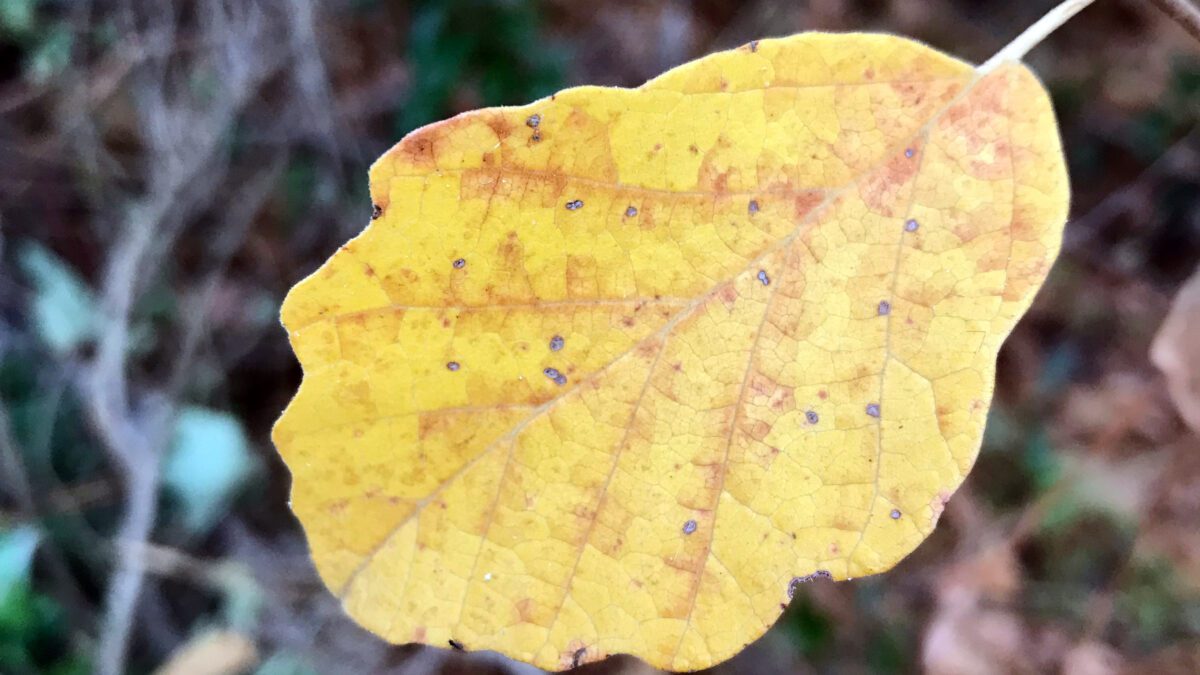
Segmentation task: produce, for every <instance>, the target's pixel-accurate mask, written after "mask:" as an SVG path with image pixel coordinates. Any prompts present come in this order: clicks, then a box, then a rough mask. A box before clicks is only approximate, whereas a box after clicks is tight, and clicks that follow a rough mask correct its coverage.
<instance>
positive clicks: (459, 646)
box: [450, 638, 467, 652]
mask: <svg viewBox="0 0 1200 675" xmlns="http://www.w3.org/2000/svg"><path fill="white" fill-rule="evenodd" d="M450 646H451V647H453V648H454V650H455V651H458V652H465V651H467V648H466V647H464V646H463V643H461V642H459V641H458V640H455V639H454V638H451V639H450Z"/></svg>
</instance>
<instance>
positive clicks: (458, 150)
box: [274, 33, 1068, 670]
mask: <svg viewBox="0 0 1200 675" xmlns="http://www.w3.org/2000/svg"><path fill="white" fill-rule="evenodd" d="M535 115H536V116H537V117H536V118H533V116H535ZM371 194H372V197H373V200H374V202H375V204H376V205H377V206H378V208H379V211H380V214H379V217H378V218H377V219H376V220H375V221H374V222H372V223H371V225H370V227H368V228H367V229H366V231H364V232H363V233H362V234H361V235H360V236H358V237H357V238H355V239H354V240H353V241H351V242H350V243H348V244H347V245H345V246H343V247H342V248H341V250H339V251H338V252H337V253H336V254H335V255H334V256H333V257H332V258H330V260H329V261H328V262H326V263H325V265H324V266H322V267H321V269H320V270H318V271H317V272H316V273H315V274H313V275H312V276H311V277H309V278H307V279H305V280H304V281H302V282H300V283H299V284H297V285H296V287H295V288H294V289H292V291H291V293H290V294H289V295H288V297H287V300H286V301H285V302H284V306H283V321H284V324H285V325H286V327H287V330H288V334H289V336H290V338H291V342H292V345H293V347H294V349H295V351H296V354H297V356H298V357H299V359H300V361H301V363H302V364H303V367H304V372H305V377H304V382H303V384H302V385H301V386H300V390H299V392H298V393H297V394H296V398H295V399H294V400H293V401H292V403H291V405H290V406H288V409H287V411H286V412H285V413H284V415H283V417H282V418H281V419H280V420H279V422H278V424H277V425H276V427H275V430H274V440H275V443H276V445H277V446H278V448H279V452H280V454H281V455H282V456H283V458H284V459H285V460H286V461H287V464H288V466H289V467H290V469H291V471H292V475H293V480H294V484H293V494H292V499H293V501H292V507H293V508H294V510H295V513H296V514H297V516H298V517H299V518H300V520H301V522H302V523H303V524H304V528H305V531H306V532H307V535H308V540H309V544H310V546H311V548H312V555H313V559H314V561H315V562H316V566H317V569H318V570H319V571H320V574H321V576H322V577H323V579H324V580H325V582H326V583H327V584H328V585H329V588H330V589H331V590H332V591H333V592H334V593H336V594H338V595H339V596H340V597H341V598H342V600H343V603H344V606H345V609H346V611H347V612H349V614H350V615H351V616H353V617H354V619H355V620H357V621H358V622H359V623H361V624H362V625H363V626H365V627H366V628H368V629H369V630H371V631H373V632H375V633H377V634H378V635H380V636H382V637H383V638H385V639H387V640H390V641H392V642H398V643H402V642H425V643H429V644H432V645H437V646H442V647H444V646H447V644H448V641H450V640H454V641H455V642H456V643H459V644H461V645H462V646H464V647H465V648H466V649H468V650H476V649H492V650H496V651H499V652H502V653H504V654H507V655H509V656H512V657H514V658H517V659H520V660H523V661H528V662H531V663H533V664H535V665H538V666H541V667H543V668H548V669H551V670H557V669H563V668H568V667H570V666H571V665H573V664H575V663H582V662H587V661H592V660H596V659H599V658H603V657H604V656H607V655H610V654H616V653H630V654H634V655H637V656H639V657H641V658H643V659H645V660H646V661H648V662H649V663H650V664H652V665H654V666H658V667H661V668H667V669H673V670H694V669H698V668H703V667H706V666H709V665H712V664H714V663H717V662H719V661H722V660H724V659H727V658H729V657H730V656H732V655H734V654H735V653H736V652H738V651H739V650H740V649H742V647H743V646H744V645H746V644H748V643H749V642H751V641H753V640H755V639H756V638H758V637H759V636H760V635H762V634H763V632H764V631H766V629H767V628H768V627H769V626H770V625H771V624H772V623H774V622H775V620H776V619H777V618H778V616H779V614H780V613H781V611H782V609H783V607H784V606H785V603H787V601H788V598H789V595H790V593H789V588H790V587H791V586H792V585H793V583H794V581H793V580H795V579H800V580H803V579H805V578H806V577H809V575H814V574H815V575H816V576H815V577H814V579H816V581H815V583H828V582H827V581H825V580H824V577H827V576H829V577H832V578H833V579H836V580H841V579H850V578H853V577H859V576H863V575H867V574H875V573H878V572H882V571H884V570H887V569H889V568H890V567H892V566H893V565H895V564H896V562H897V561H899V560H900V559H901V558H903V557H904V556H905V555H907V554H908V553H909V552H910V551H912V550H913V549H914V548H915V547H916V546H917V544H919V543H920V542H921V541H922V540H923V539H924V538H925V537H926V536H927V535H928V534H929V533H930V531H931V530H932V529H933V527H934V525H935V524H936V522H937V519H938V516H939V514H940V513H941V511H942V506H943V504H944V503H945V501H946V500H947V499H948V498H949V497H950V495H951V494H952V493H953V492H954V490H955V489H956V488H957V486H958V485H959V484H960V483H961V482H962V480H963V477H964V476H965V475H966V473H967V471H968V470H970V468H971V465H972V463H973V462H974V461H975V455H976V453H977V451H978V448H979V444H980V436H981V433H982V429H983V425H984V420H985V416H986V413H987V409H988V405H989V403H990V400H991V394H992V386H993V371H994V364H995V358H996V352H997V350H998V349H999V347H1000V344H1001V342H1002V341H1003V340H1004V338H1005V336H1006V335H1007V334H1008V333H1009V331H1010V330H1011V329H1012V327H1013V324H1014V323H1015V322H1016V321H1017V319H1018V318H1019V317H1020V316H1021V314H1022V313H1023V312H1024V311H1025V309H1026V308H1027V307H1028V306H1029V303H1030V301H1031V299H1032V296H1033V294H1034V292H1035V291H1036V290H1037V289H1038V287H1039V286H1040V284H1041V283H1042V281H1043V279H1044V278H1045V275H1046V273H1047V270H1048V269H1049V267H1050V265H1051V263H1052V261H1053V259H1054V257H1055V255H1056V254H1057V251H1058V247H1059V240H1060V237H1061V232H1062V225H1063V221H1064V218H1065V215H1066V209H1067V194H1068V188H1067V178H1066V174H1065V170H1064V167H1063V160H1062V153H1061V149H1060V146H1059V139H1058V134H1057V130H1056V126H1055V121H1054V116H1053V112H1052V110H1051V107H1050V102H1049V100H1048V98H1047V96H1046V94H1045V92H1044V91H1043V89H1042V87H1041V86H1040V84H1039V83H1038V82H1037V80H1036V79H1035V78H1034V76H1033V75H1032V74H1031V73H1030V72H1029V71H1028V70H1027V69H1025V68H1024V67H1023V66H1020V65H1016V64H1012V65H1006V66H1002V67H1000V68H998V69H997V70H995V71H993V72H992V73H990V74H988V75H986V76H982V77H977V76H976V73H975V71H974V70H973V69H972V68H971V67H970V66H969V65H967V64H965V63H963V62H961V61H957V60H955V59H952V58H949V57H947V56H945V55H943V54H940V53H938V52H936V51H933V50H931V49H929V48H927V47H924V46H922V45H920V44H917V43H915V42H912V41H909V40H905V39H901V38H897V37H892V36H885V35H864V34H850V35H828V34H813V33H809V34H803V35H797V36H794V37H790V38H785V39H779V40H762V41H760V42H756V43H752V44H750V45H746V46H744V47H742V48H740V49H737V50H733V51H729V52H724V53H720V54H714V55H712V56H708V57H705V58H703V59H700V60H698V61H694V62H692V63H688V64H686V65H683V66H681V67H679V68H676V69H674V70H672V71H670V72H668V73H666V74H664V75H662V76H661V77H658V78H656V79H655V80H652V81H651V82H649V83H647V84H646V85H644V86H642V87H640V88H638V89H632V90H630V89H613V88H600V87H580V88H575V89H569V90H566V91H563V92H560V93H559V94H557V95H555V96H552V97H550V98H548V99H543V100H540V101H537V102H535V103H532V104H530V105H527V106H523V107H520V108H496V109H488V110H479V111H475V112H471V113H467V114H465V115H461V116H458V117H455V118H453V119H451V120H448V121H445V122H441V123H438V124H434V125H431V126H428V127H425V128H423V129H420V130H418V131H416V132H414V133H413V134H411V135H409V136H408V137H406V138H405V139H404V140H402V141H401V142H400V143H399V144H398V145H396V147H394V148H393V149H392V150H390V151H389V152H388V153H387V154H385V155H384V156H383V157H382V158H380V159H379V161H378V162H376V163H375V165H374V166H373V167H372V169H371ZM910 221H911V222H910ZM556 338H560V339H556ZM547 369H552V370H547ZM556 380H557V381H556ZM795 583H799V581H796V582H795Z"/></svg>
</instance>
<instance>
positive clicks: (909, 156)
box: [904, 148, 916, 159]
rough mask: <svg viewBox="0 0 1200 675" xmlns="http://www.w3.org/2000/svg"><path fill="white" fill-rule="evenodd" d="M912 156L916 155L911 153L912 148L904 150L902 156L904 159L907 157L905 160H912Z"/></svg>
mask: <svg viewBox="0 0 1200 675" xmlns="http://www.w3.org/2000/svg"><path fill="white" fill-rule="evenodd" d="M914 154H916V153H914V152H913V149H912V148H905V149H904V156H905V157H907V158H909V159H912V156H913V155H914Z"/></svg>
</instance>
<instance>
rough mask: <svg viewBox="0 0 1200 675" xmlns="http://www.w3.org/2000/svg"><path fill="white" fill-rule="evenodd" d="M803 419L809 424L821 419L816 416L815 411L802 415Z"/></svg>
mask: <svg viewBox="0 0 1200 675" xmlns="http://www.w3.org/2000/svg"><path fill="white" fill-rule="evenodd" d="M804 419H806V420H808V423H809V424H816V423H817V422H818V421H820V419H821V418H820V417H819V416H818V415H817V411H815V410H808V411H806V412H805V413H804Z"/></svg>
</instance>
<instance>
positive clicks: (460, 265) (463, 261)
mask: <svg viewBox="0 0 1200 675" xmlns="http://www.w3.org/2000/svg"><path fill="white" fill-rule="evenodd" d="M466 266H467V259H466V258H459V259H458V260H455V261H454V269H456V270H461V269H462V268H464V267H466Z"/></svg>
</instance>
